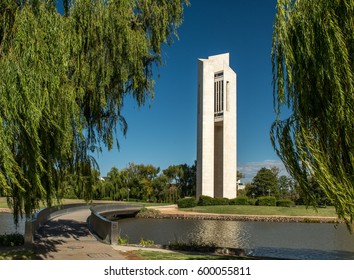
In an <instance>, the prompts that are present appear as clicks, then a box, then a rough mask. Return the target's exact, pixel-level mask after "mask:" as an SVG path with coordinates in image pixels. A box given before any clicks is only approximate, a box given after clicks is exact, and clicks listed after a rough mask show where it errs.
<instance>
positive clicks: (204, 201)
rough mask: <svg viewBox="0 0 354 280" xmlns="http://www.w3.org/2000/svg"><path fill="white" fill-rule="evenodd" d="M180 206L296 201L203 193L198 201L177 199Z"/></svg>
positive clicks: (292, 203)
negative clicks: (227, 196)
mask: <svg viewBox="0 0 354 280" xmlns="http://www.w3.org/2000/svg"><path fill="white" fill-rule="evenodd" d="M177 205H178V207H179V208H192V207H195V206H197V205H198V206H211V205H259V206H280V207H292V206H294V205H295V203H294V202H293V201H291V200H285V199H284V200H278V201H277V200H276V199H275V197H273V196H262V197H259V198H257V199H250V198H248V197H246V196H240V197H236V198H233V199H228V198H224V197H210V196H206V195H201V196H200V198H199V200H198V201H197V200H196V199H195V198H194V197H187V198H181V199H179V200H178V201H177Z"/></svg>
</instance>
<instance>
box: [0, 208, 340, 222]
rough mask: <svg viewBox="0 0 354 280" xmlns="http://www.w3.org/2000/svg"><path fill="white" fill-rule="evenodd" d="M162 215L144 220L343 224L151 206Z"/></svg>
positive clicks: (4, 210)
mask: <svg viewBox="0 0 354 280" xmlns="http://www.w3.org/2000/svg"><path fill="white" fill-rule="evenodd" d="M147 208H150V209H156V210H158V211H159V212H160V213H158V214H157V213H146V214H144V216H142V218H150V219H186V220H220V221H244V222H246V221H247V222H284V223H332V224H335V223H337V224H339V223H342V222H341V221H340V220H339V219H338V218H337V217H322V216H318V217H316V216H278V215H239V214H215V213H202V212H187V211H181V210H179V209H178V208H177V207H176V206H149V207H147ZM0 213H6V214H11V213H13V212H12V210H11V209H10V208H0Z"/></svg>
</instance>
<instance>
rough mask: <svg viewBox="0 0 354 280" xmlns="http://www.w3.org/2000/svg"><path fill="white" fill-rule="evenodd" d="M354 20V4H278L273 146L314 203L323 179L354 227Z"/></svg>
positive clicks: (286, 0) (345, 0)
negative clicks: (315, 186) (314, 191)
mask: <svg viewBox="0 0 354 280" xmlns="http://www.w3.org/2000/svg"><path fill="white" fill-rule="evenodd" d="M353 22H354V1H353V0H322V1H293V0H278V5H277V14H276V18H275V23H274V33H273V50H272V63H273V84H274V107H275V110H276V113H277V119H276V121H275V122H274V124H273V126H272V130H271V139H272V142H273V146H274V147H275V149H276V151H277V153H278V155H279V156H280V158H281V159H282V161H283V162H284V164H285V166H286V167H287V169H288V171H289V173H290V174H291V175H292V176H293V177H294V178H295V179H296V180H297V182H298V183H299V186H300V187H301V188H302V191H303V192H304V193H305V194H307V199H308V201H309V202H310V203H315V201H316V199H315V197H314V196H313V193H312V192H311V186H312V185H313V183H314V182H315V183H316V185H318V187H319V188H320V189H321V190H322V191H323V192H324V193H325V195H326V196H327V197H328V198H329V199H330V200H331V203H333V205H334V206H335V207H336V210H337V213H338V216H339V217H340V218H341V219H343V220H344V221H345V222H346V223H347V225H348V227H349V228H350V227H351V226H352V224H353V218H354V141H353V136H354V95H353V94H354V88H353V87H354V82H353V81H354V79H353V54H354V31H353ZM284 107H285V110H284ZM289 110H290V111H291V114H290V116H289V117H287V118H284V119H283V120H282V119H281V118H283V116H284V115H286V113H287V112H288V111H289ZM284 111H285V114H283V112H284ZM313 181H314V182H313Z"/></svg>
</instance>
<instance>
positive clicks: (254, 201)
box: [248, 198, 257, 205]
mask: <svg viewBox="0 0 354 280" xmlns="http://www.w3.org/2000/svg"><path fill="white" fill-rule="evenodd" d="M256 202H257V199H256V198H249V199H248V205H256Z"/></svg>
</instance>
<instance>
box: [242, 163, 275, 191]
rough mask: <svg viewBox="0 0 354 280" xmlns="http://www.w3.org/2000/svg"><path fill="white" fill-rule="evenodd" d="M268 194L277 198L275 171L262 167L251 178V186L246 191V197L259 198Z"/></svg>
mask: <svg viewBox="0 0 354 280" xmlns="http://www.w3.org/2000/svg"><path fill="white" fill-rule="evenodd" d="M269 193H270V194H271V195H273V196H276V197H278V196H279V189H278V178H277V170H276V169H274V168H273V169H268V168H265V167H263V168H261V169H260V170H259V171H258V172H257V174H256V176H255V177H254V178H253V181H252V184H251V186H250V187H249V188H248V190H247V196H249V197H253V196H254V197H259V196H264V195H267V194H269Z"/></svg>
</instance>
